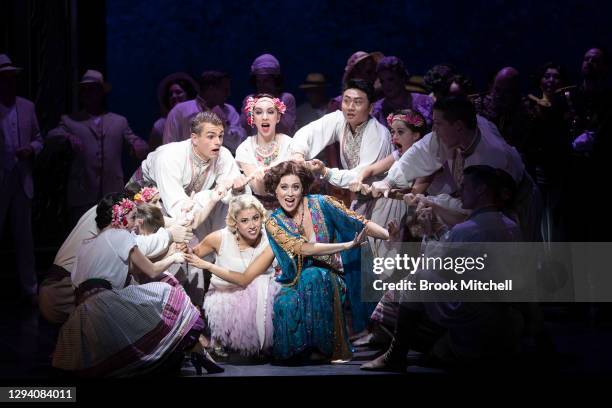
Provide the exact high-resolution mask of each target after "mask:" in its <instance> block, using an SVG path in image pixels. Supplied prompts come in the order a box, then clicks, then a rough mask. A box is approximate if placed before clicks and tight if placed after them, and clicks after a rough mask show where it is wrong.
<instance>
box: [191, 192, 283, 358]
mask: <svg viewBox="0 0 612 408" xmlns="http://www.w3.org/2000/svg"><path fill="white" fill-rule="evenodd" d="M264 218H265V209H264V208H263V206H262V205H261V203H260V202H259V201H258V200H257V198H255V197H253V196H252V195H243V196H238V197H235V198H233V199H232V201H230V203H229V209H228V213H227V219H226V222H227V227H225V228H223V229H221V230H218V231H215V232H213V233H211V234H209V235H207V236H206V237H205V238H204V239H203V240H202V241H201V242H200V243H199V244H198V245H197V246H196V247H195V248H193V253H194V254H195V255H197V256H198V257H204V256H206V255H208V254H210V253H212V252H215V253H216V255H217V258H216V260H215V264H216V265H217V266H219V267H221V268H226V269H229V270H232V271H235V272H238V273H244V271H246V269H247V267H248V266H249V265H250V264H251V262H252V261H253V259H254V258H256V257H257V256H259V255H260V254H261V253H262V252H263V251H264V250H265V249H266V248H269V244H268V238H267V237H266V234H265V232H263V231H262V224H263V221H264ZM278 289H279V285H278V283H277V282H276V281H275V280H274V269H273V268H267V269H266V270H265V272H264V274H262V275H260V276H258V277H257V278H256V279H254V281H253V282H252V283H251V284H249V285H248V286H247V287H246V288H242V287H241V286H239V285H236V284H234V283H231V282H230V281H226V280H223V279H222V278H220V277H217V276H216V275H213V277H212V279H211V281H210V286H209V288H208V292H207V293H206V296H205V297H204V312H205V314H206V319H207V322H208V326H209V327H210V331H211V337H212V339H213V340H214V341H215V343H217V344H218V345H220V346H221V347H223V348H225V349H226V350H227V351H235V352H239V353H240V354H242V355H245V356H259V354H260V353H262V354H268V352H269V351H270V349H271V347H272V334H273V333H272V302H273V301H274V295H275V294H276V292H277V291H278Z"/></svg>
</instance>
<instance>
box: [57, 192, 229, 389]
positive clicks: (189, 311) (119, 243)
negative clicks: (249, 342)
mask: <svg viewBox="0 0 612 408" xmlns="http://www.w3.org/2000/svg"><path fill="white" fill-rule="evenodd" d="M96 214H97V216H96V223H97V225H98V228H99V229H100V231H101V232H100V234H99V235H98V236H97V237H95V238H93V239H89V240H85V241H84V242H83V244H82V245H81V247H80V249H79V251H78V255H77V264H76V266H75V268H74V270H73V272H72V282H73V285H74V286H75V287H77V290H76V292H75V295H76V303H77V307H76V309H75V310H74V312H72V314H71V315H70V317H69V318H68V320H67V321H66V323H65V324H64V325H63V326H62V328H61V330H60V333H59V336H58V341H57V345H56V348H55V352H54V353H53V362H52V364H53V366H54V367H56V368H59V369H62V370H65V371H69V372H71V373H74V374H76V375H79V376H92V377H128V376H134V375H141V374H149V373H151V372H153V371H158V370H159V371H161V370H165V369H168V368H170V367H173V366H174V365H175V364H176V363H177V362H179V363H180V361H182V355H183V352H191V353H192V354H191V356H192V362H194V364H195V366H196V370H197V371H198V373H201V367H202V366H204V367H205V368H206V370H207V372H208V373H213V372H221V371H223V369H222V368H221V367H219V366H217V365H216V364H215V363H214V362H213V361H212V360H211V359H210V357H208V355H207V354H206V352H205V351H204V349H203V348H202V346H201V345H200V342H199V341H198V340H199V336H200V334H201V332H202V330H203V328H204V324H203V322H202V319H201V318H200V313H199V311H198V309H197V308H196V307H195V306H193V305H192V304H191V302H190V301H189V298H188V297H187V295H186V294H185V292H184V291H183V289H182V288H181V287H180V286H172V285H171V284H170V283H171V280H170V281H169V283H164V282H152V283H147V284H144V285H131V286H127V287H126V283H127V282H128V281H129V279H130V274H131V273H136V274H138V273H143V274H144V275H146V276H147V277H148V278H151V279H154V280H155V279H159V278H160V277H161V274H162V273H163V271H164V270H165V269H166V268H167V267H168V266H169V265H171V264H172V263H177V262H184V259H183V256H182V254H181V253H175V254H173V255H171V256H169V257H166V258H164V259H163V260H161V261H158V262H156V263H152V262H151V261H149V260H148V259H147V258H146V257H145V256H144V255H143V253H142V252H141V251H140V249H139V248H138V246H137V245H136V240H135V236H134V235H133V234H131V233H130V230H131V229H132V228H133V227H134V222H135V214H136V206H135V204H134V203H133V202H132V201H130V200H127V199H122V198H121V196H117V195H109V196H106V197H105V198H104V199H103V200H102V201H100V203H99V204H98V207H97V209H96Z"/></svg>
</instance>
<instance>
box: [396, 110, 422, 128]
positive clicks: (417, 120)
mask: <svg viewBox="0 0 612 408" xmlns="http://www.w3.org/2000/svg"><path fill="white" fill-rule="evenodd" d="M394 120H401V121H404V122H406V123H407V124H409V125H412V126H416V127H421V126H423V125H424V124H425V121H423V118H422V117H421V116H420V115H418V114H416V113H408V114H406V115H403V114H399V115H394V114H393V113H391V114H389V116H387V123H388V124H389V127H391V125H392V124H393V121H394Z"/></svg>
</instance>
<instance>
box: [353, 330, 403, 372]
mask: <svg viewBox="0 0 612 408" xmlns="http://www.w3.org/2000/svg"><path fill="white" fill-rule="evenodd" d="M407 353H408V350H405V349H404V347H401V346H400V344H399V342H398V341H397V340H396V339H395V338H393V340H392V341H391V345H390V346H389V349H388V350H387V351H386V352H385V354H382V355H380V356H378V357H377V358H375V359H374V360H372V361H369V362H367V363H365V364H363V365H362V366H361V367H360V368H361V369H362V370H367V371H393V372H399V373H405V372H406V367H407V366H408V364H407V362H406V354H407Z"/></svg>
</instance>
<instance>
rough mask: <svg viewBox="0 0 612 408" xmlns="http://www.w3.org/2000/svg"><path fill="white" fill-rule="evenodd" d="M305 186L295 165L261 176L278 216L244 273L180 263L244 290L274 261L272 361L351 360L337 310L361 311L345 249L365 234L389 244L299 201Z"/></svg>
mask: <svg viewBox="0 0 612 408" xmlns="http://www.w3.org/2000/svg"><path fill="white" fill-rule="evenodd" d="M312 181H313V176H312V173H311V172H310V171H309V170H307V169H306V168H305V167H304V166H303V165H301V164H299V163H296V162H294V161H286V162H283V163H281V164H279V165H277V166H275V167H273V168H271V169H270V171H269V172H268V174H266V177H265V179H264V182H265V185H266V190H267V191H268V192H270V193H275V194H276V198H277V199H278V201H279V203H280V208H278V209H276V210H275V211H274V213H272V215H271V217H270V218H269V219H268V220H267V221H266V232H267V236H268V240H269V241H270V247H266V249H265V250H264V251H263V252H262V253H261V255H259V256H258V257H257V258H256V259H255V260H254V261H253V262H252V263H251V265H250V266H249V267H248V268H247V269H246V271H245V272H244V273H239V272H234V271H230V270H228V269H227V268H222V267H220V266H218V265H213V264H211V263H209V262H206V261H203V260H201V259H200V258H199V257H197V256H195V255H185V258H186V259H187V261H188V262H189V263H192V264H193V265H195V266H197V267H200V268H206V269H208V270H210V271H211V272H212V273H213V274H215V275H217V276H218V277H220V278H222V279H224V280H226V281H230V282H233V283H236V284H238V285H240V286H243V287H246V286H247V285H248V284H249V283H250V282H251V281H252V280H253V279H255V278H256V277H257V276H259V275H261V274H262V273H264V272H265V271H266V270H267V269H268V268H269V267H270V265H272V262H273V260H274V258H276V260H277V261H278V263H279V264H280V267H281V274H280V275H279V276H278V277H277V281H278V282H279V283H281V284H282V288H281V289H280V291H279V292H278V294H277V295H276V297H275V299H274V315H273V321H274V347H273V355H274V357H275V358H276V359H277V360H278V361H279V362H282V363H285V364H305V363H309V362H310V363H312V362H329V361H331V360H346V359H349V358H350V357H351V347H350V345H349V342H348V337H347V332H348V328H347V321H346V319H345V316H344V311H343V304H344V301H345V300H346V299H347V298H348V300H349V306H350V310H351V314H352V316H361V312H362V309H363V306H364V305H363V304H362V303H361V302H360V300H359V295H360V278H361V275H360V274H361V271H360V266H361V259H360V253H359V250H358V249H354V250H351V249H353V248H355V247H357V246H358V245H360V243H361V240H363V239H364V238H365V236H366V234H367V235H369V236H372V237H375V238H378V239H388V233H387V231H386V230H385V229H384V228H382V227H380V226H379V225H376V224H375V223H373V222H371V221H368V220H366V219H365V218H364V217H362V216H360V215H357V214H356V213H355V212H353V211H350V210H348V209H347V208H346V207H345V206H344V205H343V204H341V203H340V202H338V201H336V200H335V199H334V198H332V197H329V196H322V195H315V194H313V195H311V194H306V192H307V191H308V188H309V186H310V184H311V183H312ZM340 252H342V254H341V255H340V254H339V253H340ZM345 280H346V283H345ZM354 320H355V319H353V324H355V323H356V322H355V321H354ZM359 323H361V324H363V322H359Z"/></svg>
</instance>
